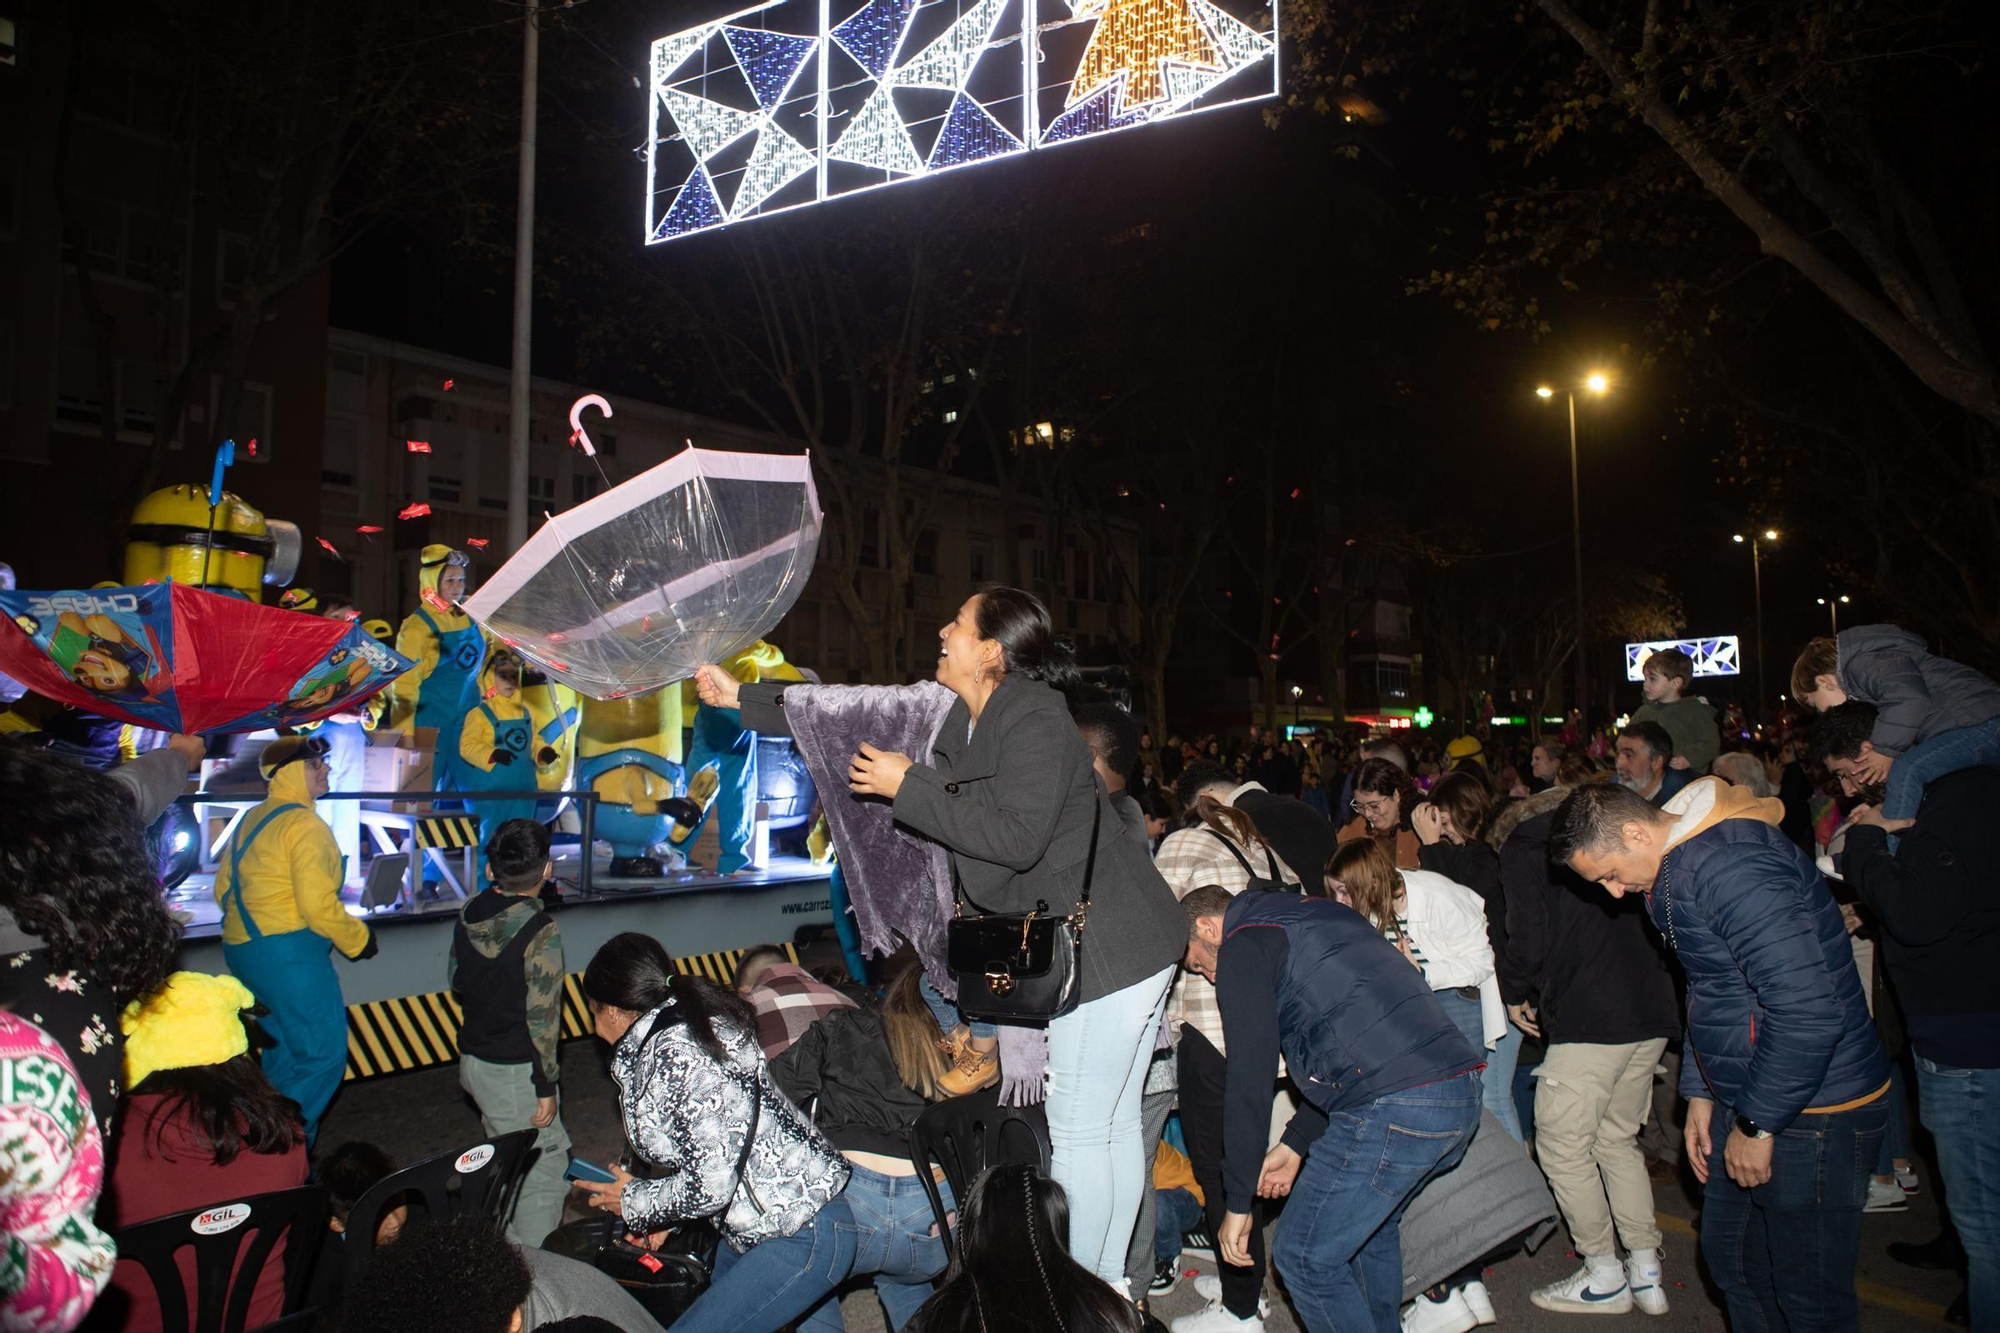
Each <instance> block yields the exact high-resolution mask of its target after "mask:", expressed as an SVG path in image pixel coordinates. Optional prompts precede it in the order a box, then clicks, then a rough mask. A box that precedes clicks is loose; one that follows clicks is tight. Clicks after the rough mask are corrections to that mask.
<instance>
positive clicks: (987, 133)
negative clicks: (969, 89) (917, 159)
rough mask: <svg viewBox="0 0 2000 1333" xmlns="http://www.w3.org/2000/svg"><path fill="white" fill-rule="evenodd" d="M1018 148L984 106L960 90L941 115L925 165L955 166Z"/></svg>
mask: <svg viewBox="0 0 2000 1333" xmlns="http://www.w3.org/2000/svg"><path fill="white" fill-rule="evenodd" d="M1020 149H1021V141H1020V140H1019V139H1016V138H1015V137H1014V136H1013V135H1012V134H1009V133H1008V132H1007V130H1006V128H1005V127H1004V126H1003V125H1001V124H1000V122H999V121H997V120H995V119H993V117H992V115H991V114H990V113H988V111H987V110H986V108H985V107H983V106H981V105H979V103H977V102H975V101H973V100H972V99H971V98H970V97H967V96H966V95H965V94H964V93H960V94H959V95H958V96H957V97H955V98H953V99H952V103H951V111H950V113H949V114H947V115H946V116H945V118H944V129H942V130H941V131H939V132H938V140H937V143H936V144H935V145H934V146H933V147H932V148H931V160H930V161H929V162H928V163H926V164H925V166H926V168H927V169H929V170H931V171H936V170H937V169H938V168H939V167H955V166H959V165H961V164H963V163H966V162H977V161H979V160H980V159H981V158H987V157H998V156H1000V155H1001V154H1002V153H1014V152H1019V151H1020Z"/></svg>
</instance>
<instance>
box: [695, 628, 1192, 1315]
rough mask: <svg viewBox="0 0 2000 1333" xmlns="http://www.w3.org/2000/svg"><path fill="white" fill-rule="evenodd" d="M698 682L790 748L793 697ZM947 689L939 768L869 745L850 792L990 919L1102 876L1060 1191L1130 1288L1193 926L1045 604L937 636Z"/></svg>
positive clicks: (1083, 983) (1068, 905)
mask: <svg viewBox="0 0 2000 1333" xmlns="http://www.w3.org/2000/svg"><path fill="white" fill-rule="evenodd" d="M695 680H696V686H697V688H698V689H699V691H700V693H701V698H702V702H703V703H706V704H708V705H710V706H711V707H721V708H735V707H739V706H740V707H741V708H742V710H743V725H744V726H745V727H747V728H749V729H751V730H753V731H760V732H778V733H785V734H789V732H790V730H791V728H790V724H789V723H788V722H787V720H786V715H785V698H784V696H785V688H786V687H785V686H784V685H782V684H758V685H743V686H740V687H739V685H738V683H737V681H736V680H735V678H734V677H732V676H730V675H729V674H728V673H727V672H725V671H721V670H718V669H717V668H715V667H712V666H704V667H702V668H701V669H700V671H699V672H698V673H697V674H696V677H695ZM937 680H938V681H939V683H940V684H942V685H944V686H945V687H946V688H948V689H949V690H950V691H951V692H952V693H953V694H955V695H956V696H957V699H956V700H955V701H954V702H953V703H952V705H951V708H950V711H949V712H948V713H946V714H945V717H944V722H943V725H942V726H941V728H940V729H939V730H938V732H937V739H936V741H935V743H934V746H933V749H932V753H930V754H929V755H926V756H924V757H923V761H922V762H919V761H918V760H916V759H913V758H912V757H911V756H909V755H906V754H900V753H895V752H890V751H885V750H882V749H879V748H877V747H876V746H874V745H872V744H863V745H862V746H861V747H860V750H859V752H858V753H856V754H855V756H854V758H853V761H852V764H851V768H850V770H849V774H848V777H849V783H848V785H849V787H850V789H851V790H852V792H853V793H854V795H855V796H857V797H863V798H871V797H872V798H877V799H881V800H886V801H889V802H891V803H892V804H893V806H894V810H895V818H896V822H897V823H898V824H900V825H902V826H903V827H905V828H908V829H912V830H915V831H916V832H918V833H920V834H922V835H924V836H925V837H927V838H929V839H931V840H932V841H934V842H937V843H939V844H942V845H943V846H944V848H945V849H946V851H947V852H948V854H949V857H950V863H951V871H952V874H953V875H954V876H955V877H956V879H957V880H958V881H959V882H961V883H962V884H963V885H964V892H965V896H966V898H967V899H968V900H970V901H972V902H975V903H977V905H978V907H979V908H981V909H984V910H986V911H990V912H1000V913H1016V912H1033V911H1038V910H1046V911H1050V912H1055V913H1070V912H1073V911H1074V910H1075V907H1076V904H1077V902H1078V899H1079V897H1080V896H1081V893H1082V890H1083V887H1084V877H1085V875H1086V873H1089V874H1090V876H1091V882H1090V906H1089V921H1088V928H1087V930H1086V931H1085V934H1084V937H1083V938H1084V943H1083V949H1082V956H1081V959H1080V962H1079V965H1078V972H1079V992H1080V995H1081V1003H1080V1004H1078V1006H1077V1007H1076V1008H1075V1009H1073V1010H1071V1011H1070V1012H1069V1013H1067V1014H1064V1015H1062V1016H1061V1017H1058V1018H1055V1019H1053V1020H1052V1021H1051V1022H1050V1023H1049V1073H1050V1082H1049V1093H1048V1118H1049V1139H1050V1146H1051V1148H1052V1149H1053V1150H1054V1160H1053V1172H1054V1175H1055V1178H1056V1180H1057V1181H1058V1182H1059V1183H1061V1184H1062V1185H1063V1187H1064V1188H1065V1189H1066V1190H1068V1192H1069V1196H1070V1198H1071V1199H1072V1200H1074V1201H1075V1210H1074V1212H1073V1214H1072V1216H1071V1219H1070V1222H1071V1225H1070V1253H1071V1254H1072V1255H1073V1256H1074V1257H1075V1258H1076V1260H1077V1262H1079V1263H1081V1264H1082V1265H1083V1266H1084V1267H1085V1268H1087V1269H1090V1270H1091V1271H1092V1272H1094V1273H1096V1274H1097V1275H1098V1276H1099V1277H1101V1278H1103V1279H1104V1280H1105V1281H1106V1282H1109V1283H1110V1284H1112V1285H1113V1286H1114V1287H1117V1288H1119V1289H1120V1290H1124V1289H1125V1249H1126V1243H1127V1241H1128V1240H1129V1239H1130V1238H1131V1235H1132V1227H1133V1224H1134V1222H1135V1221H1136V1219H1137V1217H1138V1213H1139V1196H1140V1192H1141V1191H1142V1190H1143V1189H1145V1188H1146V1187H1147V1163H1146V1162H1145V1160H1144V1152H1143V1148H1142V1143H1141V1136H1140V1132H1139V1101H1140V1094H1141V1092H1142V1091H1143V1089H1144V1084H1145V1075H1146V1067H1147V1064H1148V1062H1149V1061H1150V1059H1151V1057H1152V1054H1153V1047H1154V1039H1155V1035H1156V1034H1157V1032H1158V1031H1159V1027H1160V1018H1161V1013H1162V1011H1163V1009H1164V1007H1165V1004H1166V998H1167V983H1168V981H1170V980H1171V979H1172V977H1173V971H1174V967H1175V965H1176V964H1177V963H1178V962H1179V960H1180V956H1181V953H1182V950H1183V949H1184V948H1185V947H1186V942H1187V927H1186V924H1185V921H1184V919H1183V917H1182V916H1181V913H1180V908H1179V905H1178V904H1177V903H1176V901H1175V899H1174V895H1173V892H1172V890H1170V889H1169V888H1168V887H1167V884H1166V881H1165V880H1163V879H1161V878H1160V874H1159V872H1158V871H1157V870H1155V869H1154V868H1153V863H1152V860H1151V858H1150V857H1149V856H1148V855H1147V848H1146V844H1145V842H1144V841H1143V840H1142V839H1141V838H1139V837H1137V836H1132V835H1128V834H1127V832H1126V830H1125V826H1124V822H1123V821H1122V820H1121V819H1120V818H1119V816H1118V814H1117V813H1116V812H1115V810H1113V809H1112V808H1111V806H1110V804H1109V798H1108V796H1107V795H1106V793H1105V791H1104V788H1103V786H1102V785H1101V784H1100V783H1099V781H1098V779H1097V776H1096V772H1095V770H1094V769H1093V767H1092V762H1091V755H1090V750H1089V748H1088V747H1087V746H1085V744H1084V742H1083V738H1082V737H1081V736H1080V735H1079V734H1078V732H1077V729H1076V726H1075V724H1074V723H1073V722H1072V721H1071V720H1070V715H1069V708H1068V706H1067V702H1066V699H1065V693H1066V691H1067V690H1068V689H1069V688H1071V687H1072V686H1073V685H1074V684H1075V682H1076V680H1077V673H1076V663H1075V659H1074V657H1073V655H1072V653H1071V650H1070V647H1069V645H1068V643H1067V642H1065V641H1063V640H1061V639H1059V638H1058V637H1057V636H1056V633H1055V629H1054V626H1053V625H1052V624H1051V623H1050V619H1049V613H1048V609H1047V608H1046V607H1044V606H1043V605H1042V603H1041V602H1040V601H1039V600H1038V599H1037V598H1035V597H1034V596H1033V595H1032V594H1030V593H1026V592H1023V591H1021V590H1020V589H1018V588H989V589H987V590H986V591H984V592H981V593H977V594H975V595H974V596H973V597H971V598H970V599H969V600H968V601H967V602H966V603H965V605H963V606H962V607H960V608H959V611H958V614H957V615H956V616H954V617H953V618H952V620H951V622H950V623H949V624H947V625H945V626H943V627H942V628H941V629H939V631H938V665H937ZM1092 866H1094V869H1092V870H1089V871H1087V870H1086V867H1092ZM1041 904H1045V905H1046V906H1038V905H1041ZM1128 1294H1129V1293H1128Z"/></svg>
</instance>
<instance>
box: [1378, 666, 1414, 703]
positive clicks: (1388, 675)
mask: <svg viewBox="0 0 2000 1333" xmlns="http://www.w3.org/2000/svg"><path fill="white" fill-rule="evenodd" d="M1375 692H1376V694H1377V695H1378V696H1379V697H1381V698H1384V699H1407V698H1409V697H1410V664H1409V663H1408V662H1381V661H1378V662H1376V663H1375Z"/></svg>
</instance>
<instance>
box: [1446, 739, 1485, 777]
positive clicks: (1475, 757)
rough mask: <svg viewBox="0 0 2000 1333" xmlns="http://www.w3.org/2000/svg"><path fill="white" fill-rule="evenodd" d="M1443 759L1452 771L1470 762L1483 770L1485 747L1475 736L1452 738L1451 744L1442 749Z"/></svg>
mask: <svg viewBox="0 0 2000 1333" xmlns="http://www.w3.org/2000/svg"><path fill="white" fill-rule="evenodd" d="M1444 757H1445V758H1446V759H1447V760H1449V761H1450V763H1451V766H1452V767H1453V768H1454V769H1456V768H1459V767H1461V766H1462V765H1463V764H1464V763H1465V762H1466V761H1467V760H1471V761H1472V762H1473V763H1475V764H1478V765H1479V767H1480V768H1481V769H1482V770H1483V769H1484V768H1485V767H1486V746H1485V745H1484V744H1483V743H1481V741H1480V739H1479V737H1477V736H1458V737H1454V738H1453V740H1452V741H1451V743H1450V744H1448V745H1446V746H1445V747H1444Z"/></svg>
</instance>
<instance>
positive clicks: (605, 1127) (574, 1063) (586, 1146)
mask: <svg viewBox="0 0 2000 1333" xmlns="http://www.w3.org/2000/svg"><path fill="white" fill-rule="evenodd" d="M562 1061H563V1078H562V1084H563V1119H564V1123H565V1124H566V1125H567V1127H568V1129H569V1132H570V1136H571V1138H572V1139H573V1140H574V1141H575V1145H576V1146H575V1149H574V1151H575V1152H576V1154H577V1155H578V1156H580V1157H587V1158H590V1159H592V1160H595V1161H600V1162H602V1161H609V1160H611V1159H613V1158H615V1157H617V1156H618V1155H619V1154H620V1152H622V1151H623V1136H622V1132H621V1131H620V1128H619V1124H618V1113H617V1106H616V1102H615V1094H614V1089H613V1087H612V1084H611V1079H610V1076H609V1074H608V1073H607V1072H606V1069H605V1065H604V1058H603V1055H602V1053H601V1048H599V1047H598V1046H597V1045H596V1044H595V1043H593V1042H589V1041H572V1042H568V1043H565V1044H564V1046H563V1048H562ZM478 1135H479V1119H478V1116H477V1114H476V1113H475V1112H474V1111H473V1109H472V1104H471V1103H470V1102H469V1101H468V1100H467V1099H466V1098H465V1096H464V1094H463V1093H461V1092H460V1091H459V1087H458V1079H457V1070H456V1068H455V1067H451V1068H442V1069H432V1070H425V1071H421V1072H418V1073H412V1074H398V1075H392V1076H390V1077H388V1078H383V1079H376V1080H373V1081H370V1082H366V1083H360V1084H355V1085H352V1086H350V1087H348V1088H346V1089H345V1090H344V1091H343V1092H342V1094H341V1096H340V1098H339V1099H338V1100H337V1101H335V1103H334V1105H333V1109H332V1111H331V1112H330V1113H329V1114H328V1116H327V1117H326V1120H325V1122H324V1124H323V1125H322V1126H321V1130H320V1146H321V1147H322V1148H332V1147H334V1146H336V1145H338V1144H340V1143H342V1142H345V1141H346V1140H349V1139H367V1140H370V1141H373V1142H375V1143H377V1144H380V1145H381V1146H382V1147H383V1148H385V1149H387V1150H388V1151H389V1153H390V1154H391V1155H392V1156H393V1157H395V1158H396V1160H397V1161H399V1162H410V1161H415V1160H417V1159H418V1158H420V1157H423V1156H426V1155H429V1154H431V1153H437V1152H443V1151H445V1150H446V1149H457V1148H462V1147H464V1146H466V1145H467V1144H468V1143H470V1142H471V1141H473V1140H474V1139H476V1138H477V1137H478ZM1655 1198H1656V1201H1657V1206H1658V1209H1659V1215H1660V1221H1661V1225H1662V1227H1663V1228H1664V1230H1665V1231H1666V1255H1665V1262H1666V1269H1667V1273H1666V1276H1667V1283H1668V1289H1669V1299H1670V1301H1671V1302H1672V1305H1673V1310H1672V1312H1671V1313H1670V1314H1669V1315H1668V1316H1666V1318H1664V1319H1662V1320H1660V1321H1659V1322H1658V1323H1648V1324H1647V1327H1648V1328H1649V1329H1652V1330H1654V1333H1670V1331H1671V1333H1681V1330H1689V1331H1690V1333H1691V1331H1692V1330H1716V1331H1717V1333H1720V1330H1722V1329H1723V1328H1724V1322H1723V1317H1722V1310H1721V1307H1720V1305H1719V1304H1718V1302H1717V1300H1716V1299H1715V1297H1714V1296H1713V1295H1712V1294H1711V1293H1710V1291H1709V1290H1708V1289H1707V1287H1706V1286H1705V1285H1704V1283H1703V1281H1702V1278H1701V1275H1700V1272H1699V1269H1698V1266H1697V1263H1696V1252H1695V1239H1694V1236H1695V1231H1694V1222H1693V1219H1694V1217H1695V1211H1696V1210H1695V1207H1694V1200H1693V1197H1692V1196H1691V1195H1689V1194H1686V1193H1684V1192H1683V1191H1682V1190H1680V1189H1678V1188H1676V1187H1673V1186H1662V1187H1660V1188H1659V1189H1658V1190H1656V1191H1655ZM1934 1199H1935V1195H1934V1194H1933V1193H1932V1192H1931V1191H1930V1190H1928V1189H1926V1190H1925V1192H1924V1193H1922V1194H1920V1195H1918V1196H1917V1198H1916V1199H1914V1200H1913V1201H1912V1206H1911V1208H1910V1210H1909V1211H1908V1212H1905V1213H1888V1214H1878V1215H1873V1216H1870V1217H1867V1218H1865V1219H1864V1225H1865V1230H1864V1232H1863V1239H1862V1257H1861V1266H1860V1272H1859V1273H1858V1274H1857V1275H1856V1288H1857V1290H1858V1291H1859V1293H1860V1295H1861V1299H1862V1307H1861V1327H1862V1329H1863V1330H1864V1331H1865V1333H1877V1331H1879V1333H1889V1331H1890V1330H1898V1331H1899V1333H1906V1331H1907V1330H1912V1329H1922V1328H1926V1327H1930V1328H1945V1327H1949V1325H1946V1324H1945V1323H1944V1307H1945V1304H1946V1303H1947V1302H1949V1301H1950V1300H1951V1299H1952V1298H1953V1296H1955V1295H1956V1294H1957V1292H1958V1280H1957V1278H1956V1277H1955V1276H1953V1275H1950V1274H1944V1273H1929V1272H1919V1271H1916V1270H1913V1269H1909V1268H1904V1267H1901V1266H1899V1265H1897V1264H1894V1263H1892V1262H1890V1261H1889V1259H1888V1258H1887V1257H1886V1256H1885V1255H1884V1253H1883V1246H1885V1245H1886V1244H1888V1243H1889V1242H1890V1241H1896V1240H1910V1241H1922V1240H1927V1239H1929V1238H1930V1237H1932V1236H1934V1235H1935V1234H1936V1233H1937V1214H1936V1211H1935V1206H1934ZM1566 1249H1567V1241H1566V1240H1565V1239H1563V1238H1562V1235H1561V1233H1558V1236H1557V1238H1555V1239H1553V1240H1551V1241H1550V1242H1549V1243H1548V1244H1547V1245H1546V1246H1544V1247H1543V1249H1542V1251H1541V1253H1539V1254H1536V1255H1532V1256H1520V1257H1517V1258H1515V1259H1512V1260H1510V1261H1508V1262H1506V1263H1504V1264H1501V1265H1499V1266H1498V1267H1496V1268H1495V1269H1494V1270H1493V1271H1492V1273H1491V1274H1490V1276H1489V1277H1488V1279H1487V1285H1488V1287H1489V1288H1490V1290H1491V1291H1492V1293H1493V1303H1494V1307H1495V1309H1496V1310H1497V1311H1498V1312H1499V1315H1500V1322H1501V1324H1502V1326H1504V1327H1509V1328H1519V1329H1550V1328H1557V1327H1561V1326H1563V1325H1565V1324H1566V1323H1573V1322H1575V1321H1574V1320H1572V1319H1566V1318H1565V1317H1564V1316H1561V1315H1551V1314H1548V1313H1546V1312H1544V1311H1541V1310H1537V1309H1536V1308H1535V1307H1534V1306H1533V1305H1532V1304H1530V1302H1529V1300H1528V1293H1529V1291H1531V1290H1532V1289H1533V1288H1535V1287H1537V1286H1540V1285H1542V1284H1544V1283H1548V1282H1553V1281H1555V1280H1556V1279H1558V1278H1560V1277H1564V1276H1566V1275H1567V1274H1568V1273H1569V1272H1570V1271H1572V1269H1573V1267H1574V1265H1575V1262H1576V1261H1575V1260H1574V1259H1573V1258H1570V1257H1568V1256H1567V1255H1566V1254H1565V1251H1566ZM1185 1267H1187V1268H1190V1269H1195V1270H1198V1271H1202V1272H1212V1271H1214V1269H1213V1265H1212V1264H1208V1263H1204V1262H1200V1261H1193V1260H1191V1261H1189V1262H1188V1263H1187V1264H1186V1265H1185ZM1271 1296H1272V1299H1271V1306H1272V1318H1271V1319H1270V1320H1269V1322H1268V1323H1267V1324H1266V1328H1267V1329H1268V1330H1269V1333H1294V1331H1295V1330H1296V1329H1297V1324H1296V1323H1294V1322H1293V1320H1292V1318H1291V1315H1290V1311H1289V1310H1288V1309H1286V1308H1285V1305H1284V1301H1283V1299H1282V1297H1280V1296H1279V1295H1278V1294H1277V1292H1276V1290H1275V1288H1273V1290H1272V1293H1271ZM1200 1304H1201V1302H1200V1299H1199V1298H1198V1297H1197V1296H1196V1295H1195V1294H1194V1286H1193V1283H1191V1282H1183V1283H1182V1285H1181V1289H1180V1290H1179V1291H1177V1292H1175V1293H1173V1294H1172V1295H1170V1296H1168V1297H1166V1298H1165V1299H1163V1300H1161V1301H1160V1302H1158V1303H1157V1313H1159V1314H1160V1315H1161V1316H1162V1317H1163V1318H1165V1319H1168V1320H1171V1319H1172V1318H1173V1317H1174V1316H1175V1315H1180V1314H1187V1313H1190V1312H1192V1311H1194V1310H1196V1309H1198V1308H1199V1307H1200ZM845 1311H846V1315H847V1327H848V1328H849V1329H850V1330H853V1333H881V1331H882V1330H883V1329H884V1324H883V1321H882V1316H881V1308H880V1306H879V1305H877V1304H876V1301H875V1298H874V1295H873V1293H872V1292H869V1291H866V1290H862V1291H858V1292H855V1293H852V1294H850V1295H849V1296H848V1297H847V1298H846V1302H845ZM1624 1318H1625V1321H1626V1322H1630V1323H1640V1322H1645V1316H1643V1315H1639V1314H1636V1313H1635V1314H1632V1315H1628V1316H1625V1317H1624ZM1599 1326H1600V1325H1599V1324H1598V1323H1591V1324H1589V1326H1588V1329H1587V1330H1586V1333H1589V1330H1594V1329H1596V1328H1598V1327H1599Z"/></svg>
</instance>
